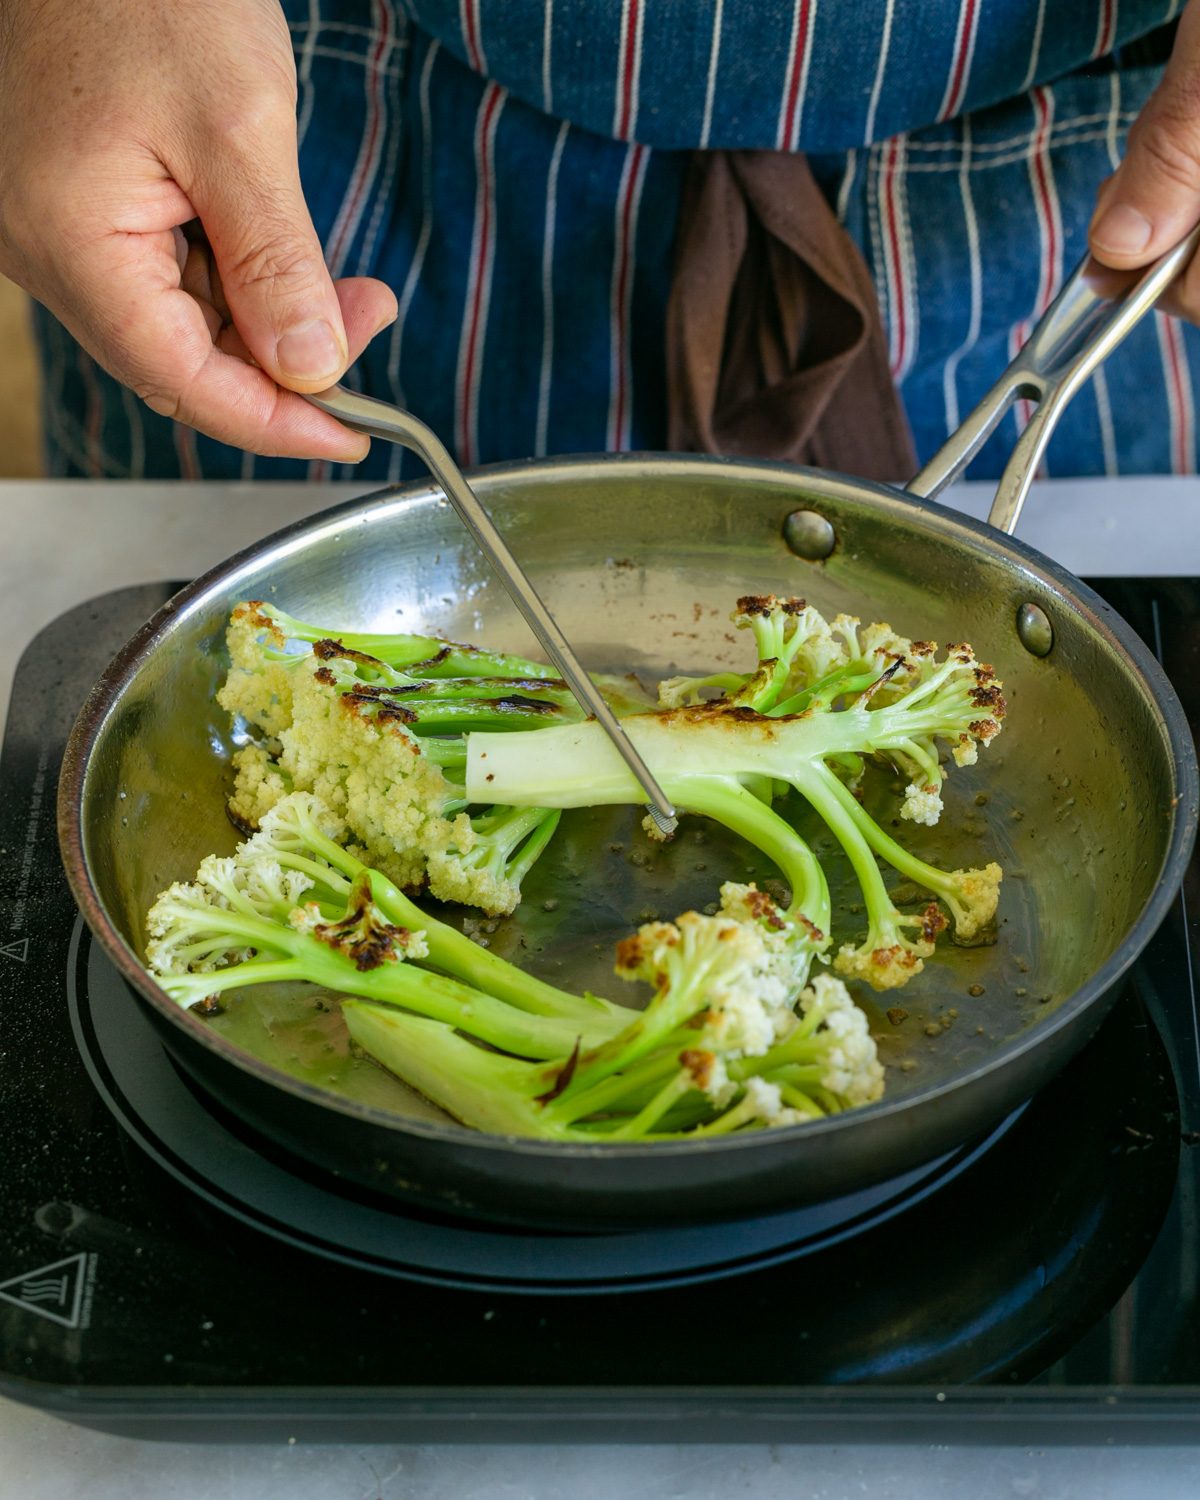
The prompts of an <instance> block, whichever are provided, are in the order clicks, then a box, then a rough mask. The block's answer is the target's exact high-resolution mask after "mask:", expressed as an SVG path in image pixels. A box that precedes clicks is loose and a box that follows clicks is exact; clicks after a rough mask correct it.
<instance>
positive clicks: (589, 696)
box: [306, 385, 678, 834]
mask: <svg viewBox="0 0 1200 1500" xmlns="http://www.w3.org/2000/svg"><path fill="white" fill-rule="evenodd" d="M306 399H307V400H309V401H311V402H312V404H313V405H314V406H317V407H320V409H321V410H322V411H325V412H328V413H329V415H330V416H331V417H336V418H337V419H338V421H339V422H341V423H342V424H343V425H344V426H346V427H350V428H352V429H353V430H354V431H355V432H363V433H366V435H367V436H368V437H373V438H382V439H383V440H384V441H385V442H389V443H399V445H400V446H401V447H402V448H408V449H410V450H411V451H412V452H413V453H415V454H416V455H417V456H418V458H420V459H422V460H423V462H424V463H425V465H426V466H427V468H428V469H429V472H430V473H431V474H432V475H433V477H434V478H435V479H436V480H437V482H438V483H439V484H440V485H441V487H442V489H443V490H444V491H445V493H446V498H447V499H448V500H449V501H450V504H451V505H453V507H454V509H455V511H456V512H457V514H458V518H459V520H460V521H461V522H462V523H463V525H464V526H465V527H466V528H467V530H468V531H469V532H470V533H471V535H472V536H473V537H474V538H475V541H476V543H477V544H478V546H479V549H480V551H481V552H482V553H483V555H484V556H485V557H486V558H487V560H488V562H489V563H491V565H492V567H493V568H494V569H495V571H496V574H497V576H498V577H499V579H500V582H501V583H502V584H503V585H504V587H505V588H506V589H507V590H508V594H509V597H510V598H511V599H512V601H513V603H514V604H515V605H516V606H517V608H518V609H519V610H520V611H521V614H522V615H523V616H524V618H525V621H526V623H527V624H528V626H529V628H530V629H531V630H532V631H533V633H534V635H535V636H537V638H538V640H539V641H540V642H541V644H542V646H543V648H544V649H545V652H546V655H547V656H549V658H550V660H551V661H552V662H553V663H554V665H555V666H556V667H557V668H558V670H559V672H561V673H562V677H563V681H564V682H565V683H566V684H567V686H568V687H569V688H570V689H571V692H572V693H574V695H575V698H576V700H577V701H578V703H579V706H580V707H581V708H582V709H583V710H584V712H585V713H587V714H590V715H591V716H592V717H593V718H594V719H595V720H596V722H597V723H598V724H599V725H600V726H601V728H602V729H603V730H604V732H605V733H606V734H607V735H608V737H609V739H610V740H611V741H612V743H613V745H614V746H615V747H616V749H617V751H618V753H619V754H620V756H621V759H622V760H623V761H624V762H625V764H626V765H627V766H628V767H629V769H630V771H631V772H632V773H633V775H634V776H635V777H636V778H637V780H638V782H639V783H640V785H641V787H642V790H643V791H644V792H645V793H646V796H647V798H648V799H649V802H650V816H651V817H652V818H653V819H654V823H655V826H656V827H657V828H658V829H659V831H660V832H661V833H664V834H667V833H673V832H674V831H675V828H676V825H677V823H678V819H677V818H676V816H675V809H674V808H673V807H672V806H671V803H670V801H669V799H668V798H667V796H666V794H665V793H664V792H663V789H662V788H661V787H660V786H659V784H658V782H657V781H655V779H654V777H653V776H652V775H651V774H650V770H649V768H648V767H647V765H646V763H645V761H644V760H643V759H642V757H641V756H640V755H639V754H638V752H637V750H636V749H635V748H634V746H633V743H632V741H631V740H630V739H629V736H628V735H627V734H626V733H625V731H624V729H622V728H621V724H620V721H619V720H618V719H617V717H616V715H615V714H614V713H613V711H612V709H610V708H609V706H608V704H607V703H605V701H604V699H603V698H602V697H601V696H600V693H599V690H598V689H597V687H596V684H595V683H594V682H593V681H592V679H591V678H590V677H589V676H588V675H587V673H586V672H585V671H584V670H583V668H582V667H581V666H580V665H579V661H578V659H577V658H576V656H575V653H574V651H573V650H572V649H571V646H570V643H569V642H568V640H567V638H566V636H565V635H563V633H562V631H561V630H560V629H559V628H558V625H557V623H556V622H555V619H554V616H553V615H552V614H551V613H550V611H549V610H548V609H547V608H546V606H545V605H544V604H543V603H542V601H541V599H540V598H539V597H538V593H537V590H536V589H535V588H534V586H533V584H532V583H530V581H529V579H528V578H527V577H526V575H525V571H524V569H523V568H522V567H521V565H520V563H518V562H517V560H516V558H515V557H514V556H513V555H512V553H511V552H510V551H509V550H508V546H507V544H506V542H505V540H504V538H503V537H502V536H501V535H500V533H499V532H498V531H497V530H496V528H495V526H494V525H493V524H492V520H491V517H490V516H489V515H488V513H487V511H485V510H484V508H483V506H482V505H481V504H480V503H479V499H478V497H477V496H476V494H475V492H474V490H473V489H472V488H471V486H470V485H469V484H468V483H467V481H466V480H465V479H464V478H463V475H462V471H461V470H460V469H459V467H458V465H457V464H456V463H455V462H454V460H453V459H452V458H451V457H450V455H449V453H448V452H447V451H446V448H445V446H444V444H443V443H442V442H441V441H440V440H439V439H438V437H437V435H436V433H434V432H433V431H432V430H431V429H430V428H428V427H426V425H425V423H424V422H421V421H418V419H417V418H416V417H414V416H412V414H411V413H409V412H406V411H403V410H402V409H401V408H400V407H398V406H390V405H389V404H388V403H387V402H386V401H377V400H376V399H375V398H374V397H373V396H361V395H359V394H358V393H357V392H356V391H348V390H347V389H346V388H345V386H341V385H334V386H330V388H329V389H328V390H327V391H317V392H316V393H315V394H313V395H310V396H308V397H307V398H306Z"/></svg>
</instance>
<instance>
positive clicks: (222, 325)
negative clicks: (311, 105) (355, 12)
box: [0, 0, 396, 462]
mask: <svg viewBox="0 0 1200 1500" xmlns="http://www.w3.org/2000/svg"><path fill="white" fill-rule="evenodd" d="M295 107H296V75H295V67H294V63H293V58H292V49H291V43H290V40H289V36H288V29H287V24H286V22H285V20H284V18H283V14H282V12H281V11H280V9H279V5H278V3H277V0H0V271H2V272H3V273H4V274H5V275H7V276H9V277H10V278H11V279H12V280H13V281H16V282H17V283H18V284H19V285H21V286H23V287H24V288H25V289H26V290H27V291H29V292H30V293H31V294H32V295H33V296H34V297H36V298H37V299H38V300H39V301H40V302H43V303H44V304H45V305H46V306H47V307H48V308H49V309H50V311H51V312H52V313H54V314H55V316H56V317H57V318H58V319H59V320H60V321H61V322H62V323H63V324H64V325H65V326H66V327H67V328H68V329H69V330H70V332H71V333H72V334H73V335H74V336H75V338H76V339H78V341H79V342H80V343H81V344H82V345H83V347H84V348H85V349H86V350H87V351H88V352H89V353H90V354H91V355H92V356H93V357H94V358H95V359H96V360H97V361H98V362H99V363H100V364H102V365H103V366H104V367H105V368H106V369H108V370H110V371H111V372H112V374H114V375H115V376H116V377H117V378H118V379H119V380H121V381H124V383H125V384H126V385H128V386H130V387H132V389H133V390H134V391H136V392H137V394H138V395H139V396H141V397H142V398H143V399H144V400H145V401H146V402H147V404H148V405H149V406H150V407H151V408H152V409H153V410H154V411H157V412H160V413H163V414H165V415H167V416H171V417H175V418H177V419H178V420H179V421H181V422H186V423H188V424H189V425H190V426H193V427H196V428H198V429H199V430H200V431H201V432H205V433H207V434H209V436H211V437H215V438H218V439H220V440H221V441H223V442H226V443H232V444H235V445H236V446H238V447H241V448H249V449H252V450H253V451H254V452H256V453H263V454H271V455H288V456H293V457H299V458H327V459H333V460H337V461H344V462H354V461H357V460H358V459H361V458H362V457H363V455H364V454H365V453H366V450H367V447H368V446H369V445H368V442H367V439H366V438H364V437H361V436H360V435H358V434H356V433H352V432H350V431H348V430H347V429H346V428H344V427H342V426H341V424H340V423H338V422H336V421H334V419H333V418H332V417H329V416H326V415H325V414H324V413H323V412H320V411H318V410H317V409H316V408H315V407H313V406H310V405H309V403H308V402H307V401H304V400H302V399H301V397H300V396H298V395H295V394H293V392H296V391H318V390H322V389H324V388H325V387H326V386H329V385H332V384H333V383H334V382H335V381H336V380H338V379H340V377H341V376H342V374H343V373H344V371H345V369H346V367H347V365H348V364H350V363H352V362H353V360H355V359H356V358H357V357H358V355H359V354H360V353H361V352H362V350H363V348H364V347H365V346H366V344H367V343H368V342H369V341H370V340H371V339H372V338H373V337H374V335H375V334H376V333H378V332H379V330H380V329H381V328H383V327H385V326H386V325H387V324H388V323H390V322H391V321H392V320H393V319H394V317H395V315H396V299H395V297H394V296H393V295H392V293H391V292H390V291H389V290H388V288H387V287H386V286H384V285H383V283H382V282H379V281H373V280H368V279H366V278H362V277H359V278H350V279H347V280H343V281H339V282H338V283H337V284H336V285H335V284H334V283H333V282H332V281H331V280H330V277H329V273H328V271H327V269H326V267H325V263H324V260H323V258H322V254H321V246H320V243H319V241H318V239H317V236H316V232H315V231H314V229H313V226H312V221H311V219H310V217H309V214H308V209H307V207H306V205H305V202H304V195H303V193H302V191H301V187H300V176H299V169H298V165H297V150H296V113H295ZM197 220H198V221H199V228H198V227H197V226H196V225H195V224H193V222H192V221H197ZM184 225H188V226H189V228H188V232H187V234H186V235H185V234H184V233H183V232H181V226H184Z"/></svg>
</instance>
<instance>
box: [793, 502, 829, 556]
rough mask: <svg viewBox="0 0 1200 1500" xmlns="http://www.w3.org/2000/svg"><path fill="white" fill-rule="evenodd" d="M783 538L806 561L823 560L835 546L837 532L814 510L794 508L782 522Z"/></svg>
mask: <svg viewBox="0 0 1200 1500" xmlns="http://www.w3.org/2000/svg"><path fill="white" fill-rule="evenodd" d="M783 539H784V541H785V542H786V543H787V544H788V546H789V547H790V548H791V549H792V551H793V552H794V553H795V554H796V556H797V557H802V558H804V560H805V561H806V562H823V561H824V559H825V558H827V557H828V556H829V555H830V553H831V552H832V551H833V549H834V548H835V547H836V546H837V533H836V532H835V531H834V529H833V527H832V526H831V525H830V524H829V522H828V521H827V520H826V519H825V517H824V516H822V515H818V514H817V512H816V511H815V510H794V511H793V512H792V513H791V515H790V516H789V517H788V518H787V520H786V521H785V522H784V523H783Z"/></svg>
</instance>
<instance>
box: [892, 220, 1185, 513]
mask: <svg viewBox="0 0 1200 1500" xmlns="http://www.w3.org/2000/svg"><path fill="white" fill-rule="evenodd" d="M1198 242H1200V225H1198V226H1197V227H1196V228H1195V229H1193V230H1192V232H1191V234H1189V235H1188V236H1187V238H1186V239H1184V240H1181V241H1180V243H1179V244H1178V245H1176V246H1175V248H1174V249H1173V250H1168V251H1167V253H1166V254H1165V255H1164V256H1163V257H1162V259H1161V260H1157V261H1155V263H1154V264H1153V265H1152V266H1151V267H1150V268H1149V269H1148V270H1147V269H1144V268H1142V267H1139V268H1138V269H1136V270H1133V271H1114V270H1112V269H1110V268H1109V267H1108V266H1102V265H1101V264H1100V263H1099V261H1096V260H1094V259H1093V258H1092V257H1091V256H1090V255H1088V256H1085V258H1084V259H1083V260H1082V261H1081V262H1080V263H1079V265H1078V266H1076V268H1075V270H1074V271H1073V272H1072V273H1071V275H1070V276H1069V277H1068V278H1067V280H1066V282H1065V283H1064V284H1063V288H1062V290H1061V291H1060V292H1059V294H1058V296H1057V297H1056V298H1055V299H1054V301H1053V302H1052V303H1051V304H1050V306H1049V308H1048V309H1047V310H1046V312H1045V314H1044V315H1043V316H1042V317H1041V318H1040V319H1039V321H1038V322H1037V324H1036V325H1035V326H1034V329H1033V332H1032V333H1031V334H1030V335H1029V338H1028V339H1027V340H1026V342H1025V343H1024V344H1023V345H1022V346H1021V348H1020V350H1019V352H1018V354H1017V357H1016V358H1015V359H1014V360H1013V362H1012V364H1010V365H1009V367H1008V369H1007V370H1005V372H1004V374H1003V375H1001V377H1000V379H999V380H998V381H997V382H996V384H995V385H994V386H993V387H992V388H991V390H990V391H989V392H988V393H987V395H986V396H985V397H984V398H983V400H982V401H981V402H980V403H979V405H978V406H977V407H976V408H975V410H974V411H973V412H971V414H970V416H968V417H967V418H966V420H965V421H964V422H963V424H962V425H961V426H960V427H959V428H958V430H957V431H956V432H954V433H952V434H951V435H950V437H948V438H947V439H946V442H945V443H944V444H943V445H942V447H941V448H940V449H939V450H938V451H937V453H935V454H934V456H933V457H932V458H931V459H930V460H929V462H928V463H927V464H926V465H925V467H924V468H923V469H922V470H921V472H920V473H919V474H917V475H916V476H915V477H914V478H913V479H911V480H910V481H909V483H908V485H907V486H906V489H907V490H908V493H909V494H910V495H917V496H919V497H920V498H922V499H925V500H932V499H933V498H934V497H935V496H937V495H939V494H940V493H941V492H942V490H944V489H945V487H946V486H947V485H948V484H949V483H950V482H951V480H953V479H956V478H957V477H958V476H959V474H961V473H962V471H963V470H964V469H965V468H966V466H967V464H969V463H970V461H971V459H973V458H974V457H975V455H976V453H978V452H979V450H980V448H982V447H983V444H984V442H985V441H986V440H987V438H988V437H989V436H990V435H991V433H992V432H993V431H994V430H995V428H996V427H997V426H998V425H999V423H1000V419H1001V418H1002V417H1003V416H1004V414H1005V412H1006V411H1007V410H1008V408H1009V407H1010V406H1011V405H1012V404H1013V402H1014V401H1017V400H1020V399H1022V398H1023V399H1025V400H1029V401H1036V402H1037V403H1038V405H1037V409H1036V411H1035V412H1034V413H1033V415H1032V417H1030V419H1029V421H1028V423H1027V424H1026V426H1025V430H1024V431H1023V432H1022V433H1021V436H1020V437H1019V438H1018V439H1017V444H1016V447H1015V448H1014V449H1013V452H1012V457H1011V458H1010V459H1009V461H1008V465H1007V467H1006V468H1005V470H1004V473H1003V474H1002V475H1001V478H1000V484H999V487H998V488H997V490H996V498H995V499H994V500H993V501H992V508H991V511H990V512H989V514H988V521H989V523H990V524H991V525H992V526H995V527H996V528H997V529H998V530H1000V531H1003V532H1006V533H1008V534H1009V535H1011V534H1012V533H1013V532H1014V531H1015V530H1016V526H1017V520H1018V518H1019V517H1020V514H1021V507H1022V506H1023V505H1024V504H1025V496H1026V495H1027V494H1028V493H1029V486H1030V484H1032V482H1033V477H1034V475H1035V474H1036V473H1037V467H1038V464H1039V463H1040V462H1041V458H1042V454H1043V453H1044V452H1045V449H1046V444H1047V443H1048V442H1049V441H1050V436H1051V434H1052V433H1053V431H1054V428H1055V426H1056V424H1057V422H1058V419H1059V417H1060V416H1061V414H1062V412H1063V410H1064V408H1065V407H1066V405H1067V402H1068V401H1070V399H1071V397H1072V396H1073V395H1074V394H1075V392H1076V391H1077V390H1078V389H1079V387H1080V386H1081V385H1082V384H1083V382H1084V381H1085V380H1086V379H1087V378H1088V376H1089V375H1090V374H1091V373H1092V371H1093V370H1094V369H1095V368H1096V366H1097V365H1099V364H1100V363H1101V362H1102V361H1103V360H1105V359H1106V358H1107V357H1108V355H1109V354H1111V353H1112V351H1113V350H1114V349H1115V348H1116V347H1117V345H1118V344H1119V343H1120V342H1121V340H1122V339H1123V338H1124V337H1125V335H1126V334H1127V333H1128V332H1129V331H1130V330H1131V329H1132V328H1133V326H1134V324H1135V323H1137V322H1139V321H1140V320H1141V318H1142V317H1143V316H1144V315H1145V314H1146V313H1147V312H1149V310H1150V309H1151V308H1152V307H1153V306H1154V304H1155V303H1156V302H1157V301H1158V299H1159V297H1161V296H1162V294H1163V292H1164V291H1166V289H1167V287H1168V286H1169V285H1170V284H1171V282H1172V281H1174V280H1175V278H1176V276H1178V275H1179V273H1180V272H1181V271H1182V270H1183V268H1184V267H1185V266H1186V265H1187V263H1188V261H1189V260H1191V258H1192V253H1193V251H1194V250H1195V248H1196V245H1197V243H1198Z"/></svg>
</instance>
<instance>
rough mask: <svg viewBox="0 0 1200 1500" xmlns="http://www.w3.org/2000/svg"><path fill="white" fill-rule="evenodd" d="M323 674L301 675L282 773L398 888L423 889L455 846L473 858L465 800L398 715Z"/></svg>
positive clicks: (282, 743) (309, 672)
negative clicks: (435, 858)
mask: <svg viewBox="0 0 1200 1500" xmlns="http://www.w3.org/2000/svg"><path fill="white" fill-rule="evenodd" d="M320 674H321V669H320V668H319V667H318V668H317V669H316V670H315V671H314V670H311V669H309V670H305V671H302V672H299V673H297V675H296V682H295V691H294V694H293V705H292V713H293V717H292V723H291V724H290V726H289V727H288V728H287V729H285V730H283V731H282V733H281V734H280V736H279V741H280V746H281V749H280V755H279V766H280V769H281V770H282V771H283V772H284V774H285V775H286V776H287V777H288V778H290V781H291V784H292V787H293V788H295V789H296V790H297V791H306V792H313V793H315V795H316V796H317V797H319V798H320V799H321V801H322V802H323V803H325V804H326V805H327V806H328V807H329V808H331V809H332V811H333V812H334V813H335V814H337V816H339V817H340V818H342V819H344V821H345V823H346V825H347V826H348V828H349V829H350V831H351V833H352V835H353V836H354V838H355V839H356V840H357V842H358V843H359V844H360V845H361V847H362V849H363V851H364V853H363V859H364V862H365V863H368V864H371V865H374V866H376V867H377V868H378V869H380V870H382V871H383V872H384V873H385V874H386V875H388V876H389V877H390V878H391V879H392V880H394V881H395V882H396V884H397V885H401V886H411V885H418V884H420V883H421V882H422V881H423V880H424V878H425V867H426V860H427V858H428V856H429V854H430V853H431V852H432V851H434V850H441V849H446V848H448V847H449V846H450V845H451V843H453V844H454V845H455V846H456V847H458V848H459V849H461V850H464V851H465V852H469V850H470V848H471V846H472V844H473V843H474V839H475V835H474V831H473V829H472V828H471V822H470V819H469V818H468V817H467V816H466V814H465V812H463V811H462V809H463V805H464V804H463V800H462V795H461V793H460V792H459V791H458V790H457V789H456V788H455V787H453V786H451V784H450V783H449V782H448V781H447V780H446V777H445V775H444V773H443V771H442V769H441V767H440V766H438V765H435V764H434V762H432V761H431V760H429V759H428V758H427V757H426V756H425V755H424V754H422V751H421V745H420V741H419V740H418V739H417V738H416V736H415V735H413V734H410V733H409V732H408V730H407V729H405V727H404V725H403V723H402V722H401V720H400V718H399V716H398V715H393V714H391V713H389V711H388V709H387V706H386V705H385V704H381V703H380V702H379V700H377V699H367V700H365V701H360V700H359V699H357V698H356V697H355V696H354V695H353V694H348V693H339V692H337V691H336V690H335V689H333V688H331V687H329V686H328V684H326V683H324V682H322V681H321V680H320Z"/></svg>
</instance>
